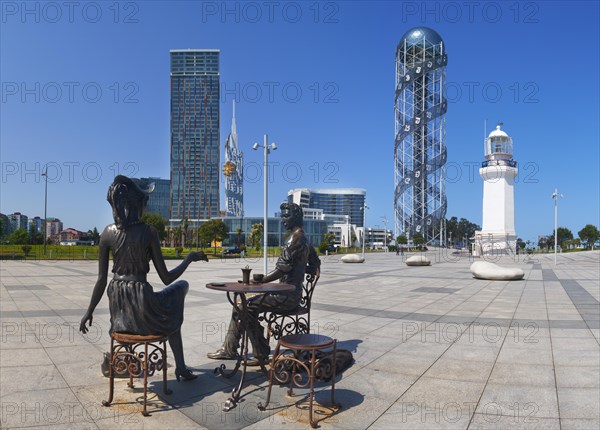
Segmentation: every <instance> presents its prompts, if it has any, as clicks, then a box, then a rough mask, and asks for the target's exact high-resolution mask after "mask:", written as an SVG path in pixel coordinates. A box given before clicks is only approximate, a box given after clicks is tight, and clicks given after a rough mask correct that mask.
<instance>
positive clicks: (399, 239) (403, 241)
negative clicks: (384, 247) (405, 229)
mask: <svg viewBox="0 0 600 430" xmlns="http://www.w3.org/2000/svg"><path fill="white" fill-rule="evenodd" d="M396 243H397V244H399V245H406V244H407V243H408V239H407V238H406V236H398V237H397V238H396Z"/></svg>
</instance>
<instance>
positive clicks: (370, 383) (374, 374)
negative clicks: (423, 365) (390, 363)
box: [335, 368, 418, 402]
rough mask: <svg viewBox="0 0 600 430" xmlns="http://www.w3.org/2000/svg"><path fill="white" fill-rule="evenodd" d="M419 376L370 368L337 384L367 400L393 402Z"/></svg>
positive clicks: (337, 387) (361, 370)
mask: <svg viewBox="0 0 600 430" xmlns="http://www.w3.org/2000/svg"><path fill="white" fill-rule="evenodd" d="M417 378H418V377H417V376H414V375H412V376H410V375H402V374H390V373H388V372H383V371H378V370H374V369H369V368H363V369H360V370H359V371H357V372H355V373H353V374H352V375H350V376H348V377H346V375H345V374H344V377H343V378H342V379H341V380H339V381H337V382H336V384H335V388H336V391H337V390H338V389H346V390H353V391H356V392H357V393H360V394H361V395H363V396H364V397H366V398H378V399H386V400H387V401H389V402H393V401H395V400H396V399H398V398H399V397H400V396H401V395H402V393H404V392H405V391H406V390H408V388H409V387H410V386H411V385H412V384H414V382H415V381H416V380H417Z"/></svg>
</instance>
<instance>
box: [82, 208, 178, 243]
mask: <svg viewBox="0 0 600 430" xmlns="http://www.w3.org/2000/svg"><path fill="white" fill-rule="evenodd" d="M142 221H143V222H145V223H146V224H148V225H151V226H152V227H154V228H155V229H156V231H157V232H158V238H159V240H164V239H165V237H166V232H165V225H166V224H167V220H166V219H164V218H163V217H162V216H160V215H159V214H155V213H152V212H146V213H145V214H144V215H142ZM94 232H95V233H98V230H96V227H94ZM88 233H89V232H88ZM98 239H100V236H98ZM94 243H98V242H96V240H95V239H94Z"/></svg>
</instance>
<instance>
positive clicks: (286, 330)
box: [258, 269, 320, 340]
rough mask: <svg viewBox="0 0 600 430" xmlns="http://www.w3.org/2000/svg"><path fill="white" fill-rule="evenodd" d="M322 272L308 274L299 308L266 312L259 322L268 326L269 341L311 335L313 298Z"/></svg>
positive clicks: (316, 271)
mask: <svg viewBox="0 0 600 430" xmlns="http://www.w3.org/2000/svg"><path fill="white" fill-rule="evenodd" d="M319 276H320V270H319V269H316V270H314V271H311V272H310V273H309V272H308V271H307V272H306V282H304V285H303V286H302V299H301V300H300V304H299V305H298V307H297V308H296V309H294V310H292V311H288V312H265V313H263V314H262V315H260V316H259V318H258V319H259V321H264V322H265V323H266V324H267V340H270V339H271V337H273V339H275V340H278V339H279V338H280V337H282V336H285V335H288V334H308V333H310V308H311V303H312V296H313V293H314V291H315V287H316V285H317V281H318V280H319Z"/></svg>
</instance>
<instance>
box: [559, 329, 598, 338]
mask: <svg viewBox="0 0 600 430" xmlns="http://www.w3.org/2000/svg"><path fill="white" fill-rule="evenodd" d="M550 331H551V334H552V338H553V339H554V338H558V337H567V338H583V339H589V340H594V333H593V332H592V331H591V330H589V329H566V328H551V329H550Z"/></svg>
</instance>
